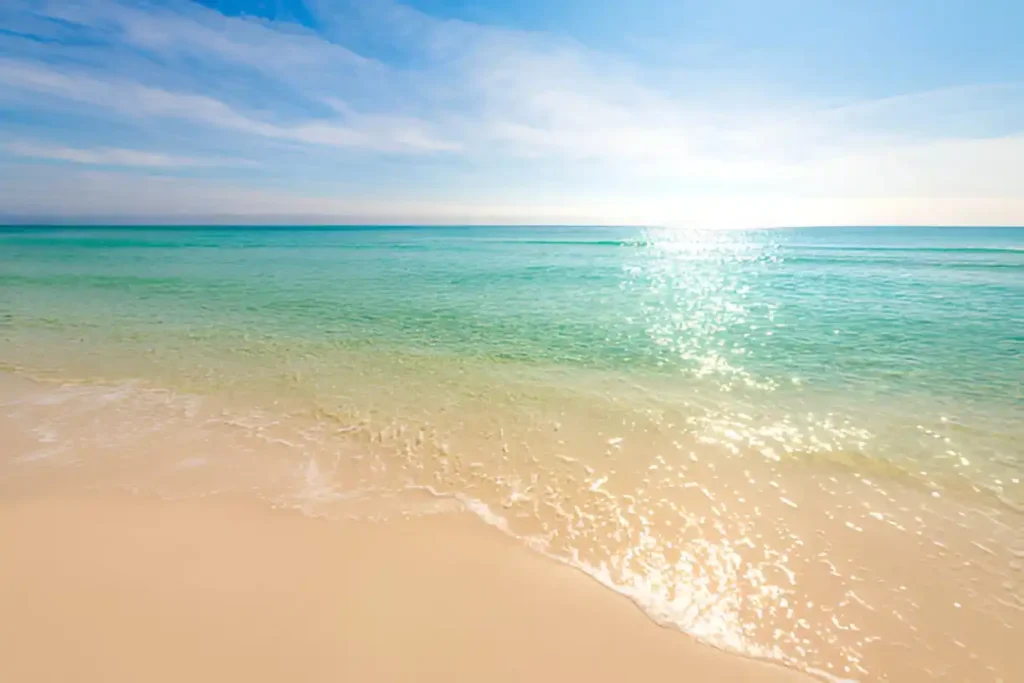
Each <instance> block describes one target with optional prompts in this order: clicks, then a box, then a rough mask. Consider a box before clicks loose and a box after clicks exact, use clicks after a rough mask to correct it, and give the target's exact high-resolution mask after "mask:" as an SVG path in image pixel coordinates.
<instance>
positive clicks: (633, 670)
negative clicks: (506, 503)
mask: <svg viewBox="0 0 1024 683" xmlns="http://www.w3.org/2000/svg"><path fill="white" fill-rule="evenodd" d="M0 549H2V550H0V681H9V682H11V683H23V682H34V681H61V682H62V683H63V682H69V681H76V682H86V683H87V682H90V681H102V682H104V683H108V682H115V681H132V682H133V683H136V682H139V681H147V682H150V681H176V682H183V681H189V682H195V683H198V682H202V681H218V682H219V683H221V682H226V681H247V682H248V681H289V682H292V681H295V682H298V681H435V680H436V681H446V682H452V681H473V682H474V683H480V682H482V681H634V680H645V681H655V680H657V681H662V680H664V681H716V682H717V681H800V680H805V681H806V680H809V679H808V678H807V677H805V676H803V675H801V674H798V673H795V672H792V671H789V670H786V669H782V668H779V667H776V666H772V665H768V664H763V663H759V662H755V661H751V660H747V659H743V658H740V657H737V656H733V655H728V654H725V653H722V652H719V651H717V650H714V649H712V648H709V647H707V646H704V645H701V644H699V643H697V642H695V641H693V640H692V639H691V638H689V637H688V636H685V635H683V634H680V633H677V632H674V631H671V630H667V629H663V628H660V627H658V626H657V625H655V624H653V623H652V622H650V621H649V620H648V619H647V618H646V617H645V616H644V615H643V614H642V613H641V612H640V611H639V610H638V609H636V608H635V607H634V606H633V605H632V604H631V603H630V602H629V601H627V600H626V599H624V598H621V597H619V596H616V595H615V594H613V593H611V592H610V591H608V590H607V589H605V588H603V587H601V586H599V585H598V584H597V583H596V582H594V581H593V580H591V579H590V578H588V577H586V576H585V575H583V574H581V573H579V572H577V571H575V570H573V569H570V568H568V567H565V566H562V565H559V564H557V563H555V562H553V561H550V560H548V559H546V558H543V557H541V556H539V555H535V554H533V553H531V552H529V551H527V550H525V549H523V548H521V547H519V546H517V545H515V544H514V542H512V541H511V540H509V539H505V538H502V537H501V536H500V535H499V534H497V533H494V532H493V530H491V529H488V528H486V527H485V526H483V525H482V523H480V522H479V521H478V520H476V519H475V518H472V517H470V516H469V515H464V516H459V515H444V516H435V517H427V518H419V519H411V520H407V521H394V522H387V523H370V522H349V523H339V522H328V521H322V520H316V519H310V518H307V517H303V516H301V515H299V514H297V513H291V512H285V511H275V510H270V509H266V508H263V507H260V506H258V505H254V504H248V503H244V502H230V501H229V502H212V501H196V502H174V503H171V502H164V501H156V500H149V499H143V498H129V497H126V498H117V497H114V498H110V497H105V498H62V499H52V498H50V499H25V500H13V501H12V500H8V501H5V502H2V503H0Z"/></svg>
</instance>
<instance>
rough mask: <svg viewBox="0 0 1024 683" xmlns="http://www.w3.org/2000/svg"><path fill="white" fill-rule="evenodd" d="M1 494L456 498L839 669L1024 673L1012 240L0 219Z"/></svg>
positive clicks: (690, 610)
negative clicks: (12, 222) (32, 223)
mask: <svg viewBox="0 0 1024 683" xmlns="http://www.w3.org/2000/svg"><path fill="white" fill-rule="evenodd" d="M0 370H2V371H3V374H2V375H0V379H3V385H4V387H5V388H4V389H3V391H0V399H2V403H3V405H2V407H0V410H2V413H0V414H2V415H3V416H4V420H6V421H5V422H3V423H2V424H0V426H3V428H4V430H5V431H7V433H8V434H10V435H11V437H10V439H9V440H8V443H9V444H13V445H8V446H6V447H3V448H2V449H0V451H2V452H0V496H2V495H23V494H25V493H26V492H32V491H45V490H51V489H54V490H65V489H72V490H74V489H76V488H82V487H89V488H94V487H99V488H111V487H117V488H129V489H131V490H140V491H150V492H153V493H158V494H161V495H167V496H195V495H211V494H216V493H239V492H243V493H251V494H254V495H258V496H260V497H261V498H263V499H265V500H267V501H268V502H270V503H273V504H275V505H287V506H291V507H296V508H299V509H301V510H303V511H305V512H307V513H309V514H315V515H322V516H358V517H366V518H373V519H387V518H388V517H389V516H392V515H396V514H448V513H449V512H450V511H451V510H454V509H456V508H469V509H471V510H472V511H474V512H476V513H477V514H479V515H481V516H482V517H483V518H484V519H485V520H486V521H488V522H489V523H491V524H493V525H495V526H496V527H498V528H499V529H501V530H502V531H504V532H505V533H508V534H511V535H514V536H516V537H518V538H521V539H523V542H524V543H526V544H528V545H530V546H531V547H533V548H535V549H536V550H539V551H541V552H544V553H546V554H549V555H550V556H552V557H553V558H556V559H558V560H561V561H565V562H569V563H572V564H574V565H575V566H577V567H579V568H580V569H582V570H584V571H587V572H588V573H590V574H591V575H592V576H594V577H595V578H596V579H598V580H600V581H602V582H603V583H605V584H606V585H608V586H609V587H610V588H612V589H614V590H617V591H619V592H621V593H624V594H626V595H628V596H630V597H631V598H632V599H633V600H635V601H636V602H637V603H638V604H639V605H640V606H641V607H642V608H643V609H645V611H647V612H648V614H650V615H651V616H652V618H654V619H657V620H658V621H660V622H662V623H665V624H666V625H671V626H674V627H678V628H680V629H681V630H683V631H686V632H688V633H690V634H692V635H694V636H696V637H698V638H700V639H703V640H705V641H707V642H709V643H711V644H713V645H716V646H718V647H721V648H724V649H729V650H734V651H737V652H741V653H744V654H747V655H751V656H757V657H763V658H769V659H774V660H777V661H779V662H781V663H783V664H786V665H789V666H794V667H798V668H802V669H804V670H807V671H810V672H812V673H814V674H816V675H819V676H822V677H825V678H830V677H831V678H836V679H854V680H950V681H963V680H972V681H988V680H991V681H998V680H1003V681H1006V682H1009V681H1020V680H1024V654H1022V653H1021V652H1020V648H1019V646H1018V647H1016V648H1014V647H1013V645H1012V642H1014V641H1016V642H1017V643H1018V644H1019V642H1020V639H1021V636H1024V568H1022V562H1024V485H1022V483H1021V481H1022V478H1024V229H1017V228H974V229H955V228H850V229H807V230H775V231H750V232H688V231H669V230H650V229H636V228H534V227H522V228H520V227H507V228H497V227H450V228H442V227H436V228H434V227H430V228H376V227H375V228H330V229H326V228H325V229H308V228H288V229H284V228H281V229H266V228H147V227H133V228H99V227H97V228H60V227H54V228H17V227H12V228H0Z"/></svg>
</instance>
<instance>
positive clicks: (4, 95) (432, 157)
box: [0, 0, 1024, 227]
mask: <svg viewBox="0 0 1024 683" xmlns="http://www.w3.org/2000/svg"><path fill="white" fill-rule="evenodd" d="M1022 27H1024V3H1021V2H1018V1H1017V0H963V1H961V0H888V1H881V0H859V1H858V2H850V1H848V0H843V1H831V0H774V1H773V0H721V1H719V2H706V1H693V2H691V1H689V0H673V1H669V0H663V1H655V0H629V1H626V2H623V1H622V0H564V1H561V2H556V1H555V0H487V1H479V2H468V1H463V0H409V1H408V2H406V3H401V2H393V1H391V0H380V1H378V0H361V1H360V0H352V1H348V0H201V1H200V2H188V1H176V0H169V1H166V2H158V3H151V2H138V1H135V0H81V1H80V2H76V1H73V0H61V1H55V2H37V1H35V0H3V1H2V2H0V221H4V220H6V221H19V222H20V221H60V222H76V221H82V222H145V223H175V222H182V223H193V222H209V223H219V222H226V223H239V222H241V223H245V222H261V223H263V222H266V223H387V224H393V223H402V224H406V223H456V224H461V223H466V224H479V223H500V224H516V223H543V224H561V223H569V224H644V225H670V226H677V225H678V226H684V227H764V226H799V225H862V224H899V225H913V224H924V225H1024V41H1021V40H1020V34H1021V30H1022Z"/></svg>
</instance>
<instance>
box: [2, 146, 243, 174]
mask: <svg viewBox="0 0 1024 683" xmlns="http://www.w3.org/2000/svg"><path fill="white" fill-rule="evenodd" d="M2 147H3V149H5V150H6V151H8V152H10V153H11V154H15V155H17V156H20V157H28V158H32V159H52V160H54V161H70V162H74V163H77V164H91V165H96V166H129V167H141V168H197V167H210V166H229V167H230V166H252V162H251V161H248V160H246V159H220V158H215V157H187V156H178V155H174V154H162V153H157V152H146V151H141V150H135V149H120V148H116V147H95V148H90V149H82V148H77V147H65V146H61V145H50V144H40V143H37V142H31V141H21V140H19V141H14V142H9V143H7V144H4V145H2Z"/></svg>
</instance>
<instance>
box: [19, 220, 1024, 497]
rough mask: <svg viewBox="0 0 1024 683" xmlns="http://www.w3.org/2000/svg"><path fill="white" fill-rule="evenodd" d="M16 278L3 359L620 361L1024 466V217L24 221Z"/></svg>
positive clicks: (106, 365) (214, 375) (432, 371)
mask: <svg viewBox="0 0 1024 683" xmlns="http://www.w3.org/2000/svg"><path fill="white" fill-rule="evenodd" d="M0 292H2V297H0V330H2V333H3V347H2V352H3V358H4V359H5V360H6V361H7V362H9V363H12V364H25V365H28V366H30V367H35V368H50V369H52V366H53V365H55V364H63V365H66V366H67V369H68V370H73V371H76V372H84V373H88V372H90V371H92V372H101V373H107V374H112V375H114V376H118V375H124V373H125V372H126V371H129V370H130V371H131V372H134V373H139V374H142V375H143V376H147V375H158V376H159V375H164V376H166V378H168V379H173V380H174V381H176V382H188V383H189V386H190V387H192V388H195V387H196V386H197V385H198V386H199V387H202V386H203V385H204V384H208V385H213V386H236V387H238V386H239V385H240V388H242V389H244V386H245V383H246V382H259V381H271V380H274V379H275V378H276V379H282V378H288V377H289V376H292V375H293V371H294V369H295V366H296V365H299V366H302V367H303V368H304V369H305V370H306V372H307V375H310V377H309V382H310V384H311V386H310V387H307V388H308V389H310V390H311V391H316V392H320V393H321V394H322V395H320V396H318V397H317V398H318V399H319V400H321V401H323V402H326V403H331V402H333V401H334V398H335V397H334V396H332V394H331V387H330V386H329V384H330V382H329V381H328V380H329V373H330V372H331V368H330V367H327V366H328V365H329V363H328V361H331V362H333V363H334V367H335V369H336V371H337V372H339V373H340V372H342V371H343V370H345V369H346V367H347V366H350V365H353V364H357V363H356V361H354V360H353V359H358V364H359V365H363V366H366V365H368V364H372V362H374V361H371V360H370V358H371V357H372V358H375V359H377V361H378V362H380V363H381V364H383V365H384V366H388V365H392V366H393V365H394V363H392V360H393V359H395V358H402V359H404V361H405V364H404V367H406V368H410V369H409V370H408V371H407V372H410V373H412V374H414V375H415V373H416V370H415V369H411V368H413V367H414V366H416V367H418V368H419V370H420V372H421V374H423V375H424V376H429V377H431V381H435V380H437V377H436V375H437V374H440V375H442V378H441V379H442V380H443V383H445V384H447V385H451V384H452V383H453V382H457V378H455V377H451V376H445V375H446V373H447V372H448V370H447V365H451V364H454V365H459V366H460V367H464V368H470V369H478V370H480V371H487V370H489V369H493V368H495V367H500V369H502V370H504V371H506V372H512V373H519V372H523V373H530V372H540V373H544V372H547V371H550V370H555V371H558V372H559V373H562V374H561V375H560V379H559V381H570V380H571V379H572V375H573V374H578V375H579V376H584V375H585V374H586V373H604V374H607V375H615V376H620V377H628V378H629V379H630V380H632V381H635V382H638V383H641V384H646V385H649V386H650V387H651V388H652V390H654V391H664V392H665V394H666V396H669V395H672V394H673V393H679V392H682V393H693V392H699V393H700V394H701V395H702V396H703V400H705V401H706V402H708V403H710V404H713V403H715V402H721V405H722V406H724V407H726V408H727V407H728V406H730V405H737V404H742V403H752V404H755V405H756V404H757V403H758V402H762V403H763V402H768V401H771V402H773V403H774V404H776V405H785V406H786V408H787V410H790V411H791V412H795V411H802V410H803V409H813V410H815V411H817V412H832V413H835V414H837V415H841V416H843V417H850V418H851V419H852V418H857V419H862V420H865V421H866V423H867V424H866V425H865V426H870V425H871V424H877V420H878V419H880V418H881V419H884V421H885V422H886V424H890V423H892V424H898V423H899V422H900V421H901V420H902V421H903V422H905V424H906V426H908V428H910V429H917V426H918V425H919V424H924V425H927V428H928V429H932V430H934V429H939V430H941V429H943V428H944V427H943V425H947V427H945V428H946V429H949V427H948V425H950V424H953V425H956V427H957V429H958V430H959V432H958V434H960V433H962V434H963V435H964V436H958V443H957V449H956V450H957V454H958V457H959V456H963V457H964V458H965V459H966V460H968V461H976V462H978V461H980V462H978V465H977V468H975V469H979V468H980V469H982V470H983V469H984V466H985V465H987V464H993V463H997V464H999V465H1000V466H999V467H994V468H992V471H993V472H996V473H1000V474H1003V473H1005V468H1004V467H1002V466H1003V465H1008V466H1010V467H1011V469H1012V468H1013V467H1016V466H1019V465H1020V463H1019V462H1018V461H1017V457H1016V456H1018V455H1020V451H1019V449H1016V448H1011V446H1012V445H1013V443H1014V439H1015V438H1017V437H1019V436H1020V433H1019V428H1020V418H1021V415H1022V413H1021V410H1022V402H1024V393H1022V383H1024V361H1022V352H1024V230H1019V229H949V228H943V229H939V228H935V229H925V228H915V229H899V228H868V229H820V230H791V231H771V232H769V231H760V232H744V233H674V232H668V231H652V230H636V229H582V228H580V229H569V228H551V229H545V228H415V229H385V228H374V229H359V228H354V229H352V228H349V229H314V230H309V229H303V230H295V229H290V230H284V229H236V228H232V229H185V228H174V229H145V228H137V229H102V228H90V229H58V228H54V229H42V230H39V229H18V228H10V229H6V230H4V231H3V232H0ZM57 351H59V354H58V353H57ZM57 360H59V361H60V363H55V361H57ZM446 364H447V365H446ZM321 365H322V366H324V367H319V366H321ZM239 366H242V367H243V368H244V372H240V368H239ZM324 372H326V373H328V375H327V376H325V375H324V374H323V373H324ZM382 372H384V373H385V374H386V373H387V367H384V368H382ZM400 376H401V373H396V377H400ZM402 381H406V380H405V379H403V380H402ZM317 382H320V383H323V384H327V385H328V386H323V387H319V386H316V384H317ZM466 383H467V385H468V384H470V382H469V381H468V380H467V381H466ZM300 388H301V387H300ZM883 411H884V413H885V414H884V416H883V415H879V414H878V413H881V412H883ZM873 413H874V415H873ZM893 436H897V435H893ZM903 436H904V437H906V438H905V439H904V440H902V441H900V440H896V441H894V443H893V444H891V446H893V448H897V447H898V448H899V449H901V450H902V451H905V449H907V448H912V449H913V450H914V451H915V453H914V456H915V457H919V458H921V459H923V460H925V461H927V460H929V459H930V458H938V459H939V460H940V461H943V462H944V461H946V460H950V458H948V457H943V456H948V455H949V454H948V453H938V454H937V453H930V452H929V449H928V448H927V446H921V445H920V444H919V441H920V439H919V438H917V437H915V436H913V435H912V434H911V433H907V434H904V435H903ZM944 450H950V449H944ZM905 455H906V453H905V452H900V453H896V452H889V450H888V449H887V445H886V444H885V443H879V442H877V440H876V442H875V443H873V444H872V456H873V457H881V458H886V457H892V458H902V457H905ZM957 462H959V461H957ZM974 474H975V475H976V476H977V478H978V481H977V482H976V483H978V484H981V485H987V486H995V487H997V488H999V487H1002V488H1001V489H1000V490H1003V489H1007V490H1008V487H1007V483H1006V482H1003V483H1002V484H998V483H995V479H997V478H998V477H996V476H993V477H988V478H986V476H985V474H984V473H982V472H974ZM1011 494H1012V495H1013V497H1014V498H1016V494H1013V492H1012V491H1010V492H1008V493H1007V495H1011Z"/></svg>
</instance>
